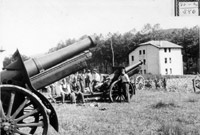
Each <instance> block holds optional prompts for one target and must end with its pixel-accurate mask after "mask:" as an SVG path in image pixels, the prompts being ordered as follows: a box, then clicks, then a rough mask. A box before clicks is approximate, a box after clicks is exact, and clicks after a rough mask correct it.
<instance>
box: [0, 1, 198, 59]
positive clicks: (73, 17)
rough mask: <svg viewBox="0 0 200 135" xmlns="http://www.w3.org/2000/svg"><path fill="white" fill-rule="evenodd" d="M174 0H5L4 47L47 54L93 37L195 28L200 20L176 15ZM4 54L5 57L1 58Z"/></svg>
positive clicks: (0, 12) (0, 16) (0, 7)
mask: <svg viewBox="0 0 200 135" xmlns="http://www.w3.org/2000/svg"><path fill="white" fill-rule="evenodd" d="M173 1H174V0H0V47H2V46H3V49H5V50H6V51H5V52H4V53H3V54H4V55H6V56H7V55H10V54H13V53H14V52H15V50H16V49H17V48H18V49H19V51H20V52H21V54H25V55H27V56H32V55H35V54H40V53H45V52H47V51H48V50H49V49H50V48H51V47H54V46H56V45H57V43H59V42H60V41H65V40H66V39H68V38H79V37H80V36H82V35H85V34H86V35H91V34H93V33H97V34H99V33H102V34H107V33H108V32H112V33H114V32H119V33H124V32H128V31H130V30H131V29H133V28H136V30H138V31H139V30H141V29H142V27H143V26H144V25H145V24H147V23H150V24H152V25H153V24H156V23H160V24H161V27H162V28H180V27H193V26H195V25H199V24H200V17H174V12H173V10H174V5H173ZM1 56H3V55H1Z"/></svg>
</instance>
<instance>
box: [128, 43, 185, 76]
mask: <svg viewBox="0 0 200 135" xmlns="http://www.w3.org/2000/svg"><path fill="white" fill-rule="evenodd" d="M181 49H182V47H181V46H179V45H177V44H174V43H172V42H168V41H148V42H145V43H142V44H140V45H139V46H138V47H137V48H136V49H135V50H133V51H132V52H130V53H129V65H132V64H135V63H137V62H138V61H139V60H141V61H143V64H142V66H141V73H142V74H146V73H151V74H161V75H183V57H182V53H181Z"/></svg>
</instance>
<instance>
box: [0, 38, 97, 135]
mask: <svg viewBox="0 0 200 135" xmlns="http://www.w3.org/2000/svg"><path fill="white" fill-rule="evenodd" d="M95 44H96V43H95V39H94V38H93V37H88V38H86V39H84V40H82V41H79V42H77V43H75V44H72V45H69V46H67V47H65V48H63V49H61V50H58V51H56V52H53V53H49V54H46V55H44V56H40V57H36V58H33V59H29V60H27V61H25V62H23V61H22V58H21V55H20V53H19V51H18V50H17V51H16V52H15V54H14V55H13V59H14V61H13V62H12V63H11V64H10V65H8V66H7V67H5V68H4V70H3V71H1V72H0V134H1V135H14V134H20V135H29V134H34V133H35V132H37V129H39V130H40V131H42V135H47V132H48V126H49V123H50V124H51V125H52V127H53V128H54V129H55V130H56V131H58V118H57V115H56V112H55V110H54V108H53V106H52V105H51V103H50V102H49V101H48V100H47V99H46V98H45V97H44V96H43V95H42V94H41V93H39V92H38V90H39V89H41V88H44V87H45V86H47V85H49V84H51V83H54V82H55V81H58V80H60V79H62V78H64V77H66V76H67V75H70V74H72V73H75V72H76V71H78V70H81V69H83V68H85V67H86V66H87V63H86V60H87V59H89V58H91V53H90V52H89V51H86V50H88V49H89V48H90V47H92V46H94V45H95ZM84 51H85V52H84Z"/></svg>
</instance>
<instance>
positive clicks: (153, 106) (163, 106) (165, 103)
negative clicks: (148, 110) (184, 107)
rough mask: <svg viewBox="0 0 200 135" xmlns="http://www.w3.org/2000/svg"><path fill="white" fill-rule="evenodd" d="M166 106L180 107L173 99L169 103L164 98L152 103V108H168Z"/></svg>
mask: <svg viewBox="0 0 200 135" xmlns="http://www.w3.org/2000/svg"><path fill="white" fill-rule="evenodd" d="M166 107H178V106H177V105H176V104H175V103H174V102H173V101H171V102H168V103H167V102H164V101H162V100H161V101H159V102H158V103H156V104H153V105H152V108H154V109H160V108H166Z"/></svg>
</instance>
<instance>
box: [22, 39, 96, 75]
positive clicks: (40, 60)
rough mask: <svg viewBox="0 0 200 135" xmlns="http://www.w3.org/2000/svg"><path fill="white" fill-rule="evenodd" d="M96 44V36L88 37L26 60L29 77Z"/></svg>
mask: <svg viewBox="0 0 200 135" xmlns="http://www.w3.org/2000/svg"><path fill="white" fill-rule="evenodd" d="M95 45H96V40H95V38H94V37H88V38H86V39H83V40H81V41H79V42H77V43H74V44H72V45H69V46H67V47H65V48H63V49H60V50H58V51H55V52H53V53H49V54H46V55H43V56H40V57H36V58H32V59H30V60H28V61H25V63H24V64H25V67H26V70H27V73H28V75H29V77H32V76H34V75H36V74H38V73H40V72H41V71H43V70H46V69H49V68H51V67H53V66H55V65H57V64H59V63H61V62H63V61H65V60H67V59H70V58H72V57H74V56H76V55H78V54H80V53H82V52H84V51H85V50H88V49H89V48H91V47H93V46H95Z"/></svg>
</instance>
